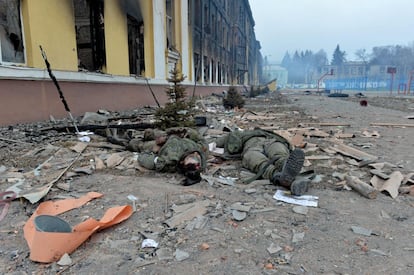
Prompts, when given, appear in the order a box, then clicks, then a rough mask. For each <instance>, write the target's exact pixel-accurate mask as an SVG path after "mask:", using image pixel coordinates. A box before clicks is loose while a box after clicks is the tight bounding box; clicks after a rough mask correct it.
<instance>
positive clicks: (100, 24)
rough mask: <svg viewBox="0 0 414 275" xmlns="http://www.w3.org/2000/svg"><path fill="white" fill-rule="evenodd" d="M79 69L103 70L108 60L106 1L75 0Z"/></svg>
mask: <svg viewBox="0 0 414 275" xmlns="http://www.w3.org/2000/svg"><path fill="white" fill-rule="evenodd" d="M73 3H74V8H75V28H76V46H77V50H78V67H79V70H88V71H99V72H100V71H102V67H103V66H104V65H105V62H106V57H105V56H106V53H105V29H104V25H105V24H104V2H103V1H102V0H73Z"/></svg>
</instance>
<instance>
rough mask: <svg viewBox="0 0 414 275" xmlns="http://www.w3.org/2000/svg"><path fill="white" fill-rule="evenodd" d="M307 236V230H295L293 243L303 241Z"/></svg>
mask: <svg viewBox="0 0 414 275" xmlns="http://www.w3.org/2000/svg"><path fill="white" fill-rule="evenodd" d="M303 238H305V232H295V231H293V237H292V243H298V242H301V241H303Z"/></svg>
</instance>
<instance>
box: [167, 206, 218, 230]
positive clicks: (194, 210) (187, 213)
mask: <svg viewBox="0 0 414 275" xmlns="http://www.w3.org/2000/svg"><path fill="white" fill-rule="evenodd" d="M209 205H210V201H209V200H204V201H200V202H196V203H190V204H188V205H184V206H185V207H187V209H186V210H184V211H183V212H180V213H178V214H176V215H174V216H173V217H171V218H169V219H168V220H166V221H165V224H167V225H168V226H169V227H176V226H177V225H179V224H181V223H183V222H185V221H189V220H192V219H194V218H195V217H198V216H202V215H204V214H205V213H206V212H207V206H209Z"/></svg>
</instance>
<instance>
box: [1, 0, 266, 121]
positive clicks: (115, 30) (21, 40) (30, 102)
mask: <svg viewBox="0 0 414 275" xmlns="http://www.w3.org/2000/svg"><path fill="white" fill-rule="evenodd" d="M0 44H1V53H0V63H1V65H0V86H1V87H0V89H1V91H2V100H1V108H0V110H1V111H0V114H1V115H0V117H1V118H0V125H10V124H15V123H20V122H30V121H36V120H44V119H49V117H50V116H51V115H52V116H54V117H64V116H65V115H66V113H65V110H64V108H63V107H62V104H61V102H60V100H59V96H58V94H57V93H56V87H55V86H54V84H53V82H52V81H50V78H49V75H48V72H47V70H46V65H45V60H44V58H45V57H46V58H47V60H48V62H50V65H51V69H52V70H53V74H54V75H55V76H56V78H57V80H58V81H59V84H60V86H61V89H62V91H63V93H64V94H65V97H66V99H67V101H68V104H69V105H70V107H71V110H72V112H73V114H74V115H81V114H83V113H84V112H86V111H95V110H97V109H99V108H106V109H110V110H127V109H132V108H136V107H141V106H146V105H154V103H155V102H154V98H153V96H152V92H153V93H154V94H155V96H156V97H157V99H158V100H159V101H160V102H165V101H166V100H167V97H166V95H165V89H166V87H167V85H168V81H167V79H168V78H169V72H170V71H171V70H172V69H173V68H175V67H176V68H178V69H179V70H180V71H181V72H182V73H183V75H184V76H185V80H184V82H183V84H184V85H186V86H187V87H188V88H189V89H192V90H193V89H195V94H196V95H207V94H211V93H214V92H216V93H221V92H222V91H223V90H227V89H228V87H229V86H237V87H238V88H239V89H240V90H246V89H249V86H251V85H258V84H260V83H259V79H260V78H261V64H262V56H261V54H260V43H259V42H258V41H257V40H256V37H255V33H254V19H253V16H252V13H251V9H250V5H249V2H248V0H242V1H240V0H228V1H222V0H187V1H185V0H154V1H146V0H60V1H55V0H42V1H34V0H0ZM40 47H42V49H43V50H44V52H45V56H42V53H41V51H40ZM115 98H116V100H114V99H115Z"/></svg>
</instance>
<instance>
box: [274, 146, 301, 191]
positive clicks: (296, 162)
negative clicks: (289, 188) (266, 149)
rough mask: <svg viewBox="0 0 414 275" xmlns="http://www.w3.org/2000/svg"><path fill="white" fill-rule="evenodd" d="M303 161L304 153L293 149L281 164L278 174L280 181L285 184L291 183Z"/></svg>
mask: <svg viewBox="0 0 414 275" xmlns="http://www.w3.org/2000/svg"><path fill="white" fill-rule="evenodd" d="M304 162H305V153H304V152H303V151H302V150H300V149H294V150H293V151H292V152H291V153H290V155H289V157H288V159H287V160H286V163H285V165H284V166H283V169H282V172H281V174H280V181H282V182H283V183H285V184H290V183H292V182H293V181H294V180H295V178H296V176H297V175H298V174H299V173H300V170H302V167H303V163H304Z"/></svg>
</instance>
